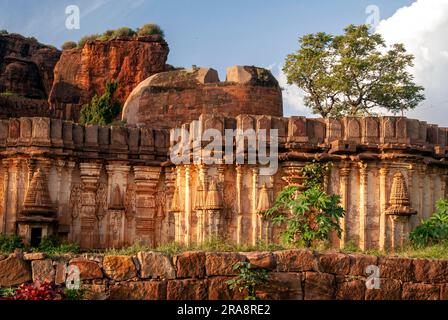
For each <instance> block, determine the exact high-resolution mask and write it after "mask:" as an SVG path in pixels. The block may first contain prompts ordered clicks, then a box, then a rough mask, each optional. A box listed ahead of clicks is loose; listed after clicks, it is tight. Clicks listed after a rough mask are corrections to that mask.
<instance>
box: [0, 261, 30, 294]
mask: <svg viewBox="0 0 448 320" xmlns="http://www.w3.org/2000/svg"><path fill="white" fill-rule="evenodd" d="M31 279H32V277H31V269H30V267H29V265H28V264H27V263H26V262H25V261H23V260H22V259H21V258H19V257H15V256H13V255H12V256H10V257H8V258H6V259H4V260H1V261H0V287H12V286H16V285H20V284H23V283H26V282H28V281H31Z"/></svg>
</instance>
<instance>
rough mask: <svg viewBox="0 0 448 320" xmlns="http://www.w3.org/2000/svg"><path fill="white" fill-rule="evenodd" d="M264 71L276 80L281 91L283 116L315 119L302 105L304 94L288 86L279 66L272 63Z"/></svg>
mask: <svg viewBox="0 0 448 320" xmlns="http://www.w3.org/2000/svg"><path fill="white" fill-rule="evenodd" d="M266 69H268V70H271V72H272V74H273V75H274V76H275V77H276V78H277V80H278V83H279V85H280V87H281V88H282V89H283V104H284V106H283V109H284V114H285V116H297V115H299V116H306V117H312V116H313V117H315V115H313V114H312V113H311V111H310V109H309V108H307V107H306V106H305V104H304V103H303V97H304V92H303V91H302V90H300V89H299V88H297V86H294V85H289V84H288V79H287V78H286V75H285V73H284V72H283V70H282V66H281V65H279V64H277V63H273V64H271V65H270V66H268V67H266Z"/></svg>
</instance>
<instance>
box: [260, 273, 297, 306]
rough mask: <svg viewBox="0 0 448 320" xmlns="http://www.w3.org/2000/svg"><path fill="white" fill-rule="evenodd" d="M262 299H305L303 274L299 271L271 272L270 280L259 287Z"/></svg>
mask: <svg viewBox="0 0 448 320" xmlns="http://www.w3.org/2000/svg"><path fill="white" fill-rule="evenodd" d="M257 297H258V298H259V299H262V300H303V291H302V276H301V275H300V274H299V273H276V272H271V273H269V282H268V284H267V285H263V286H261V287H260V288H258V289H257Z"/></svg>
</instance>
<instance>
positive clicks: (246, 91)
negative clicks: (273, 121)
mask: <svg viewBox="0 0 448 320" xmlns="http://www.w3.org/2000/svg"><path fill="white" fill-rule="evenodd" d="M201 114H213V115H223V116H238V115H240V114H252V115H268V116H282V115H283V103H282V93H281V89H280V87H279V85H278V82H277V80H276V79H275V78H274V77H273V76H272V74H271V73H270V72H269V71H268V70H265V69H262V68H257V67H249V66H234V67H231V68H228V70H227V80H226V81H225V82H220V81H219V77H218V73H217V72H216V71H215V70H213V69H209V68H195V69H191V70H187V69H181V70H174V71H169V72H164V73H159V74H156V75H154V76H152V77H150V78H148V79H146V80H145V81H143V82H142V83H140V84H139V85H138V86H137V87H136V88H135V89H134V91H133V92H132V93H131V95H130V96H129V98H128V100H127V101H126V104H125V106H124V108H123V120H126V122H127V123H128V124H146V125H150V126H152V127H154V128H163V129H167V128H175V127H179V126H181V125H182V124H184V123H187V122H191V121H193V120H196V119H198V118H199V116H200V115H201Z"/></svg>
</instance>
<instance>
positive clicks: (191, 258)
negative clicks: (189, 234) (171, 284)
mask: <svg viewBox="0 0 448 320" xmlns="http://www.w3.org/2000/svg"><path fill="white" fill-rule="evenodd" d="M174 264H175V266H176V274H177V278H204V276H205V253H204V252H185V253H182V254H179V255H177V256H175V257H174Z"/></svg>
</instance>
